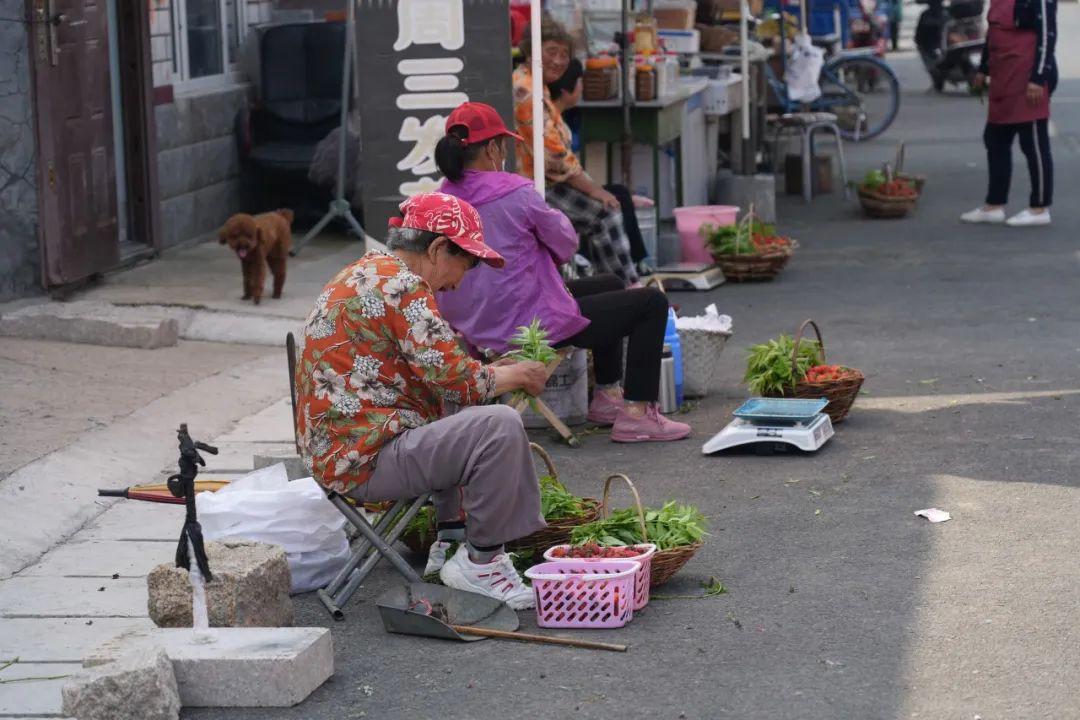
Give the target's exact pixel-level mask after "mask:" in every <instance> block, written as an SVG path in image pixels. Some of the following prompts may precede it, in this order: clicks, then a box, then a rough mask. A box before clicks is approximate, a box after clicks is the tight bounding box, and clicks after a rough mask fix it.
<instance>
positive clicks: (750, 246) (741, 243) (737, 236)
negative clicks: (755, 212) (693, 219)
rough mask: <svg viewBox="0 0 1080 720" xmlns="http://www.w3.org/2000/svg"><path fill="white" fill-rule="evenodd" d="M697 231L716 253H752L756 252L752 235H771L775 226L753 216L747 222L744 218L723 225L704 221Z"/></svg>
mask: <svg viewBox="0 0 1080 720" xmlns="http://www.w3.org/2000/svg"><path fill="white" fill-rule="evenodd" d="M698 232H699V233H700V234H701V236H702V237H703V238H704V239H705V242H706V243H708V245H709V248H710V249H711V250H712V251H713V253H714V254H716V255H753V254H755V253H757V252H758V250H757V247H756V246H755V245H754V236H755V235H763V236H766V237H772V236H773V235H775V234H776V226H774V225H767V224H765V223H763V222H761V221H759V220H757V219H756V218H753V219H750V221H749V222H747V221H746V220H744V221H743V222H739V223H736V224H734V225H725V226H723V227H716V226H715V225H710V224H708V223H706V224H704V225H702V226H701V229H700V230H699V231H698Z"/></svg>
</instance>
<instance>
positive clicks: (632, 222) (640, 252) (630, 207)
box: [604, 185, 655, 263]
mask: <svg viewBox="0 0 1080 720" xmlns="http://www.w3.org/2000/svg"><path fill="white" fill-rule="evenodd" d="M604 189H605V190H607V191H608V192H609V193H611V194H612V195H614V196H615V197H616V198H618V200H619V207H620V208H621V209H622V219H623V230H625V231H626V239H627V240H629V241H630V258H631V259H632V260H633V261H634V262H636V263H638V262H641V261H642V260H644V259H645V257H646V256H647V255H648V251H647V250H646V249H645V238H643V237H642V236H641V228H640V227H638V223H637V210H636V209H635V208H634V198H633V196H632V195H631V194H630V189H629V188H627V187H626V186H625V185H605V186H604ZM653 259H654V260H655V258H653Z"/></svg>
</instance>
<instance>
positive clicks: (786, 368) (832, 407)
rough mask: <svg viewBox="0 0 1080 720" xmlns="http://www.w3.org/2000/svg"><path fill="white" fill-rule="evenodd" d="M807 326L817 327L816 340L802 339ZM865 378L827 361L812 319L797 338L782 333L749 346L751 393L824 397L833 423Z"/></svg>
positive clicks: (844, 413) (839, 419)
mask: <svg viewBox="0 0 1080 720" xmlns="http://www.w3.org/2000/svg"><path fill="white" fill-rule="evenodd" d="M807 326H810V327H812V328H813V329H814V334H815V335H817V341H816V342H814V341H809V342H807V341H804V340H803V332H804V331H805V330H806V328H807ZM865 379H866V376H865V375H863V374H862V372H861V371H859V370H856V369H855V368H850V367H846V366H843V365H826V364H825V343H824V342H823V341H822V339H821V331H820V330H819V329H818V326H817V323H815V322H814V321H813V320H806V321H804V322H803V324H802V325H800V326H799V330H798V332H796V333H795V337H794V339H792V338H791V336H789V335H781V336H780V337H779V338H778V339H776V340H770V341H769V342H767V343H762V344H760V345H755V346H754V347H752V348H750V358H749V361H748V362H747V369H746V381H747V383H748V384H749V386H750V392H751V393H753V394H755V395H762V396H764V397H787V398H806V399H816V398H825V399H827V400H828V401H829V404H828V405H826V406H825V410H824V412H825V413H826V414H828V416H829V418H830V419H831V420H832V421H833V423H834V424H835V423H839V422H843V420H844V419H845V418H846V417H847V415H848V413H849V412H850V411H851V406H852V405H853V404H854V403H855V398H856V396H858V394H859V390H860V389H861V388H862V384H863V381H864V380H865Z"/></svg>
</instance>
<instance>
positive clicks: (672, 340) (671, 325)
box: [664, 307, 683, 406]
mask: <svg viewBox="0 0 1080 720" xmlns="http://www.w3.org/2000/svg"><path fill="white" fill-rule="evenodd" d="M664 344H665V345H669V346H670V347H671V356H672V358H673V359H674V360H675V402H676V403H678V404H679V405H680V406H681V405H682V404H683V362H682V345H681V344H680V343H679V331H678V330H677V329H675V308H672V307H669V308H668V317H667V328H666V329H665V330H664Z"/></svg>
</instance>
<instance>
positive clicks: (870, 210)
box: [857, 166, 919, 218]
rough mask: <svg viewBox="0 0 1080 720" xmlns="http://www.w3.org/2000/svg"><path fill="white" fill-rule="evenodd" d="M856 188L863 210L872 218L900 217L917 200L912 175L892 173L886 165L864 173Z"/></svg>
mask: <svg viewBox="0 0 1080 720" xmlns="http://www.w3.org/2000/svg"><path fill="white" fill-rule="evenodd" d="M857 190H858V193H859V203H860V204H861V205H862V209H863V212H864V213H866V215H867V217H872V218H902V217H904V216H906V215H907V214H908V213H909V212H911V211H912V210H913V209H914V208H915V203H916V202H918V200H919V182H918V180H917V179H916V178H914V177H913V176H908V175H894V174H893V173H892V172H891V171H890V170H889V168H888V166H886V168H885V169H884V170H871V171H870V172H868V173H866V176H865V177H864V178H863V181H862V182H861V183H859V185H858V187H857Z"/></svg>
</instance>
